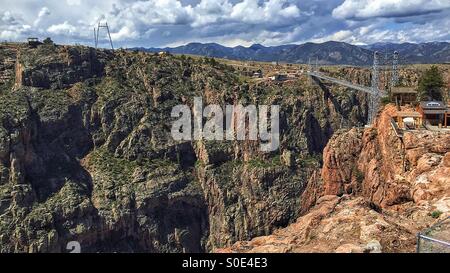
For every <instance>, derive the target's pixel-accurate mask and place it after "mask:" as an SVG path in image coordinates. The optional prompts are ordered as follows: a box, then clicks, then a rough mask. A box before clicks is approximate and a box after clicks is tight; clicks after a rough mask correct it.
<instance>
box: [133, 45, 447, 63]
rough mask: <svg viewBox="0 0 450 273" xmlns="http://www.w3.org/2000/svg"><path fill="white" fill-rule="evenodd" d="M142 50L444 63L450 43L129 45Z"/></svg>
mask: <svg viewBox="0 0 450 273" xmlns="http://www.w3.org/2000/svg"><path fill="white" fill-rule="evenodd" d="M132 49H133V50H140V51H146V52H160V51H167V52H170V53H173V54H191V55H200V56H208V57H216V58H225V59H231V60H243V61H264V62H272V61H279V62H288V63H308V62H309V60H310V59H311V61H312V62H316V60H318V62H319V64H332V65H371V64H372V62H373V52H374V51H375V50H377V51H381V52H383V53H385V52H386V53H393V52H394V51H398V52H399V53H400V64H402V63H446V62H450V43H446V42H432V43H421V44H412V43H403V44H393V43H377V44H373V45H368V46H356V45H351V44H348V43H343V42H334V41H330V42H325V43H319V44H316V43H305V44H301V45H282V46H269V47H266V46H263V45H260V44H254V45H252V46H250V47H243V46H237V47H226V46H222V45H219V44H216V43H207V44H201V43H190V44H187V45H184V46H179V47H173V48H170V47H166V48H143V47H140V48H132Z"/></svg>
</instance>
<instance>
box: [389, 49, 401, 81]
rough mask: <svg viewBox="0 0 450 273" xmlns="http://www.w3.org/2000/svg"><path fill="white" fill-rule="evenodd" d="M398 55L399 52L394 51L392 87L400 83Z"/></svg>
mask: <svg viewBox="0 0 450 273" xmlns="http://www.w3.org/2000/svg"><path fill="white" fill-rule="evenodd" d="M398 56H399V53H398V52H397V51H395V52H394V55H393V59H392V78H391V87H395V86H397V85H398V83H399V82H398Z"/></svg>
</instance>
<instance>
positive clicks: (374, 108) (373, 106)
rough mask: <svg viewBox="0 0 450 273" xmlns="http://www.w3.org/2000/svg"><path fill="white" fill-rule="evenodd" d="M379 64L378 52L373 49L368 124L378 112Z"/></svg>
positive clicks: (371, 122) (372, 121)
mask: <svg viewBox="0 0 450 273" xmlns="http://www.w3.org/2000/svg"><path fill="white" fill-rule="evenodd" d="M379 64H380V53H379V52H378V51H375V53H374V54H373V67H372V92H373V95H370V96H369V111H368V112H369V113H368V124H369V125H370V124H373V123H374V121H375V117H376V115H377V112H378V106H379V104H380V89H379V87H378V86H379V74H378V73H379Z"/></svg>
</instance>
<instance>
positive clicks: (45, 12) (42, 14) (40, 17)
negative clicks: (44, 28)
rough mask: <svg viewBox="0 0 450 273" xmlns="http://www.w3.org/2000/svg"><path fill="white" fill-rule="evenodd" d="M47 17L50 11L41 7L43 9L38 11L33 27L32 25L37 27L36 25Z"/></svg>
mask: <svg viewBox="0 0 450 273" xmlns="http://www.w3.org/2000/svg"><path fill="white" fill-rule="evenodd" d="M48 15H50V10H49V9H48V8H47V7H43V8H42V9H41V10H40V11H39V14H38V17H37V19H36V20H35V21H34V23H33V25H34V26H38V25H39V24H40V23H41V21H42V20H43V19H44V18H45V17H46V16H48Z"/></svg>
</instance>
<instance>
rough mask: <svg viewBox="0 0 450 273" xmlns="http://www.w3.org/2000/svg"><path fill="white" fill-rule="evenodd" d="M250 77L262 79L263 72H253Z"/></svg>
mask: <svg viewBox="0 0 450 273" xmlns="http://www.w3.org/2000/svg"><path fill="white" fill-rule="evenodd" d="M252 77H253V78H262V77H263V72H262V71H261V70H258V71H254V72H253V75H252Z"/></svg>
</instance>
